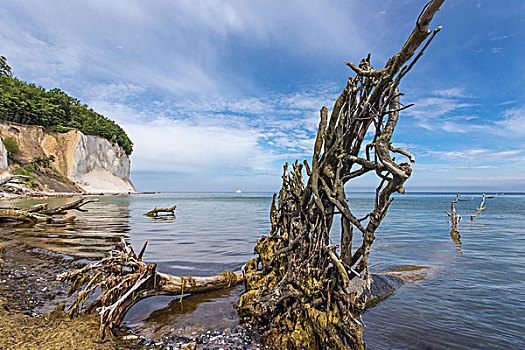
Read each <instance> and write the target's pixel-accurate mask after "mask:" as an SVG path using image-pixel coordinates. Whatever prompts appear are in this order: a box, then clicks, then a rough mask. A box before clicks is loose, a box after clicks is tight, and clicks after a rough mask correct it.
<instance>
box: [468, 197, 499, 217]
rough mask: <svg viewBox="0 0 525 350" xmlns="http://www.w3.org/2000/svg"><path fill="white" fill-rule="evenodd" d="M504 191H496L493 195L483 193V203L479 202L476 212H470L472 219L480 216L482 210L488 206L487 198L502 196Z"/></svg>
mask: <svg viewBox="0 0 525 350" xmlns="http://www.w3.org/2000/svg"><path fill="white" fill-rule="evenodd" d="M502 195H503V193H495V194H493V195H492V196H485V193H483V197H482V198H481V203H480V204H479V207H476V212H475V213H474V214H470V221H474V218H475V217H476V216H478V215H479V214H480V213H481V211H483V210H485V209H486V208H487V207H485V206H484V205H485V199H492V198H496V197H497V196H502Z"/></svg>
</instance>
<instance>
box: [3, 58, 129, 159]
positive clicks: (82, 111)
mask: <svg viewBox="0 0 525 350" xmlns="http://www.w3.org/2000/svg"><path fill="white" fill-rule="evenodd" d="M0 119H3V120H6V121H10V122H15V123H20V124H28V125H40V126H42V127H44V128H45V129H46V130H47V131H52V132H53V131H54V132H59V133H62V132H67V131H69V130H71V129H78V130H80V131H81V132H82V133H83V134H85V135H95V136H100V137H103V138H105V139H107V140H108V141H110V142H111V143H116V144H118V145H119V146H120V147H122V149H123V150H124V151H125V152H126V155H130V154H131V152H132V151H133V143H132V142H131V140H130V139H129V138H128V136H127V135H126V133H125V132H124V130H122V128H121V127H120V126H118V125H117V124H116V123H115V122H113V121H111V120H109V119H108V118H106V117H104V116H103V115H101V114H99V113H96V112H95V111H93V109H91V108H89V107H88V106H87V105H86V104H82V102H81V101H80V100H78V99H76V98H73V97H71V96H69V95H68V94H66V93H65V92H64V91H62V90H60V89H58V88H55V89H51V90H46V89H44V88H43V87H41V86H37V85H35V84H32V83H26V82H23V81H21V80H19V79H18V78H16V77H15V76H14V75H13V72H12V70H11V67H10V66H9V65H8V64H7V60H6V58H5V57H4V56H0Z"/></svg>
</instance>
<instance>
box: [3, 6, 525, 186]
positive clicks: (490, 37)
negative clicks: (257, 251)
mask: <svg viewBox="0 0 525 350" xmlns="http://www.w3.org/2000/svg"><path fill="white" fill-rule="evenodd" d="M425 3H426V1H425V0H406V1H400V0H398V1H385V0H382V1H379V0H372V1H358V0H346V1H342V0H341V1H288V0H280V1H259V0H253V1H241V0H238V1H237V0H232V1H199V0H192V1H131V0H126V1H123V0H122V1H118V0H112V1H98V0H97V1H95V0H92V1H82V2H81V1H50V0H42V1H36V0H35V1H7V0H4V1H2V11H0V55H4V56H6V57H7V58H8V62H9V64H10V65H11V66H12V67H13V70H14V72H15V75H17V76H18V77H19V78H20V79H22V80H25V81H30V82H36V83H38V84H39V85H42V86H44V87H46V88H53V87H60V88H61V89H63V90H65V91H66V92H68V93H69V94H71V95H73V96H75V97H76V98H79V99H80V100H82V101H83V102H85V103H87V104H89V105H90V106H91V107H93V109H95V110H96V111H98V112H100V113H102V114H104V115H106V116H107V117H109V118H110V119H112V120H115V121H116V122H118V123H119V124H120V125H121V126H122V127H123V128H124V130H126V132H127V133H128V134H129V135H130V137H131V139H132V140H133V142H134V144H135V146H134V152H133V155H132V157H131V160H132V179H133V181H134V183H135V185H136V186H137V187H138V189H139V190H142V191H161V190H163V191H233V190H236V189H238V188H239V189H242V190H244V191H276V190H278V188H279V187H280V175H281V167H282V164H283V163H284V162H285V161H294V160H295V159H296V158H299V159H305V158H309V157H310V155H311V152H312V145H313V138H314V136H315V132H316V128H317V123H318V118H319V117H318V115H319V109H320V108H321V107H322V106H323V105H326V106H327V107H328V108H331V106H332V104H333V102H334V101H335V98H336V97H337V96H338V94H339V92H340V90H341V89H342V88H343V87H344V84H345V82H346V77H347V75H348V74H350V71H349V69H348V68H347V67H346V66H345V64H344V62H345V61H348V60H352V61H354V62H356V61H357V62H358V61H359V60H360V59H361V58H362V57H364V56H366V55H367V54H368V53H369V52H370V53H372V64H373V65H374V66H376V67H380V66H383V65H384V63H385V60H386V59H387V58H388V57H390V56H391V55H392V54H394V53H395V52H397V50H399V48H400V47H401V46H402V44H403V43H404V41H405V40H406V38H407V37H408V35H409V34H410V32H411V30H412V29H413V27H414V22H415V19H416V18H417V16H418V14H419V12H420V10H421V8H422V7H423V6H424V4H425ZM524 20H525V2H523V1H515V0H514V1H510V0H501V1H488V0H461V1H459V0H455V1H454V0H447V1H446V2H445V4H444V6H443V8H442V9H441V11H440V12H439V13H438V14H437V15H436V17H435V18H434V21H433V23H432V27H435V26H438V25H443V27H444V28H443V30H442V31H441V32H440V33H439V34H438V36H437V37H436V39H435V40H434V41H433V43H432V44H431V46H430V48H429V49H428V50H427V52H426V54H425V55H424V56H423V58H422V59H421V60H420V62H419V63H418V64H417V65H416V67H415V68H414V69H413V70H412V71H411V72H410V73H409V75H408V76H406V77H405V79H404V81H403V82H402V84H401V89H402V90H403V92H404V93H405V96H404V98H403V101H402V102H404V103H405V104H407V103H415V104H416V105H415V106H414V107H412V108H411V109H409V110H406V111H404V114H402V117H401V119H400V122H399V124H398V126H397V129H396V132H395V135H394V142H395V144H397V145H401V146H404V147H405V148H407V149H408V150H410V151H412V152H413V153H414V154H415V156H416V164H415V165H414V172H413V175H412V177H411V179H410V180H409V181H408V182H407V186H406V188H407V190H408V191H420V190H435V191H447V190H450V191H467V190H481V191H523V190H525V173H524V171H523V170H524V168H525V102H524V98H523V97H524V94H525V79H524V78H525V65H524V64H523V57H525V52H524V51H525V42H524V40H523V34H522V32H523V30H524V29H525V26H524ZM375 182H376V180H375V179H374V178H373V177H369V178H364V179H360V180H359V181H357V182H356V183H355V184H352V185H351V189H352V190H367V189H371V188H373V186H374V184H375Z"/></svg>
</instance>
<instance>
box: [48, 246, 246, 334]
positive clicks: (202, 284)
mask: <svg viewBox="0 0 525 350" xmlns="http://www.w3.org/2000/svg"><path fill="white" fill-rule="evenodd" d="M146 244H147V241H146V242H145V243H144V246H143V247H142V249H141V252H140V253H139V254H138V255H137V254H135V252H134V250H133V247H132V246H131V244H129V243H127V242H126V241H125V240H124V238H122V239H121V242H120V243H119V244H118V245H117V247H116V249H115V250H113V251H111V252H110V253H109V255H108V256H107V257H106V258H104V259H103V260H101V261H99V262H97V263H94V264H91V265H86V266H84V267H83V268H81V269H78V270H74V271H69V272H65V273H62V274H60V275H58V276H57V280H60V281H62V282H70V283H71V287H70V290H69V294H70V295H72V294H73V293H75V292H76V293H77V300H76V302H75V303H74V304H73V305H72V306H71V308H70V310H69V313H70V315H72V316H73V315H76V314H78V313H79V312H80V311H82V310H84V311H86V312H91V311H93V310H97V311H98V312H99V314H100V327H101V328H100V330H101V335H102V336H103V335H104V331H105V329H106V328H108V329H110V330H111V329H114V328H115V327H118V326H119V325H120V323H121V322H122V320H123V319H124V316H125V315H126V313H127V312H128V310H129V309H130V308H131V307H132V306H133V305H135V304H136V303H138V302H139V301H140V300H142V299H145V298H148V297H151V296H155V295H180V296H181V297H182V295H183V294H186V293H192V294H193V293H204V292H208V291H212V290H218V289H224V288H229V287H232V286H234V285H236V284H238V283H240V282H242V281H243V275H242V273H234V272H231V271H224V272H223V273H221V274H220V275H217V276H211V277H190V276H186V277H183V276H173V275H169V274H165V273H161V272H158V271H157V265H156V264H146V263H145V262H144V261H143V260H142V255H143V254H144V250H145V248H146ZM97 288H100V289H101V290H102V293H101V294H100V295H99V296H98V297H97V298H96V299H95V300H94V301H93V302H92V303H90V304H89V305H87V306H84V304H85V302H86V301H87V299H88V298H89V297H90V296H91V295H93V294H94V293H95V291H96V290H97Z"/></svg>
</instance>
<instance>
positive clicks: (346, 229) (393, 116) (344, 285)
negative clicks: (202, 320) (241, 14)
mask: <svg viewBox="0 0 525 350" xmlns="http://www.w3.org/2000/svg"><path fill="white" fill-rule="evenodd" d="M443 2H444V0H432V1H430V2H429V3H428V4H427V5H426V6H425V8H424V9H423V11H422V12H421V14H420V16H419V18H418V19H417V22H416V27H415V29H414V30H413V32H412V34H411V35H410V37H409V39H408V40H407V42H406V43H405V45H404V46H403V48H402V49H401V51H400V52H398V53H397V54H396V55H394V56H393V57H391V58H390V59H389V60H388V62H387V63H386V65H385V67H384V68H383V69H377V70H376V69H374V68H372V67H371V65H370V56H368V57H367V58H365V59H363V60H362V61H361V62H360V64H359V65H358V66H356V65H355V64H353V63H352V62H347V65H348V66H349V67H350V68H351V69H352V70H353V71H354V72H355V73H356V76H355V77H349V79H348V82H347V85H346V87H345V89H344V90H343V92H342V93H341V95H340V96H339V98H338V99H337V101H336V102H335V104H334V107H333V110H332V112H331V115H330V117H328V110H327V109H326V107H323V108H322V109H321V120H320V123H319V129H318V133H317V138H316V141H315V146H314V153H313V158H312V165H311V167H310V166H309V164H308V163H307V162H306V161H305V162H304V165H303V164H299V163H298V162H296V163H295V164H293V168H292V171H291V172H290V173H289V172H288V165H287V164H286V165H285V167H284V174H283V185H282V188H281V190H280V192H279V200H278V201H277V198H276V196H275V195H274V199H273V202H272V205H271V210H270V217H271V231H270V234H269V236H263V237H262V238H261V239H260V240H259V241H258V242H257V245H256V247H255V253H256V254H257V255H258V256H257V257H256V258H255V259H252V260H250V261H249V262H248V263H247V264H246V266H245V267H244V273H245V283H246V293H245V294H243V295H242V297H241V299H240V301H239V314H240V315H241V317H242V318H243V319H244V320H245V321H249V322H253V323H255V324H257V325H259V326H261V329H262V331H263V334H262V337H263V341H264V342H265V344H266V345H268V346H271V347H274V348H279V349H299V348H302V347H308V348H310V349H364V343H363V339H362V323H361V322H360V321H359V317H360V314H361V312H362V311H363V310H364V308H365V306H366V304H367V299H368V298H369V296H370V282H371V281H370V274H369V271H368V259H369V256H370V248H371V245H372V243H373V241H374V239H375V236H374V233H375V231H376V229H377V228H378V226H379V225H380V223H381V221H382V220H383V218H384V217H385V215H386V212H387V209H388V207H389V205H390V204H391V202H392V200H393V198H391V195H392V194H393V193H394V192H399V193H404V191H405V190H404V187H403V184H404V183H405V181H406V180H407V179H408V178H409V177H410V174H411V171H412V170H411V167H410V165H409V164H408V163H398V162H396V161H395V158H393V157H392V156H391V153H398V154H400V155H403V156H406V157H407V158H408V159H409V160H410V162H414V156H413V155H412V154H410V153H409V152H408V151H405V150H403V149H400V148H396V147H394V146H393V145H392V143H391V138H392V135H393V132H394V128H395V126H396V124H397V121H398V118H399V112H400V111H401V110H403V109H405V108H407V107H409V106H403V105H401V104H400V102H399V96H400V93H399V91H398V85H399V82H400V80H401V79H402V78H403V76H405V74H406V73H407V72H408V71H409V70H410V69H411V68H412V67H413V66H414V64H415V63H416V61H417V60H418V59H419V58H420V57H421V55H422V53H423V51H424V50H425V48H426V47H427V46H428V44H429V43H430V41H431V40H432V38H433V37H434V35H435V34H436V33H437V32H438V31H439V29H440V28H437V29H436V30H434V31H433V32H431V31H429V30H428V26H429V23H430V21H431V19H432V17H433V16H434V14H435V13H436V12H437V11H438V10H439V7H440V6H441V5H442V4H443ZM429 36H430V38H429V39H428V41H427V42H426V43H425V45H424V46H423V48H422V49H421V50H420V52H419V53H418V54H417V55H416V56H415V57H414V59H413V60H412V61H411V62H410V63H408V62H409V60H410V59H411V58H412V57H413V56H414V54H415V52H416V50H417V49H418V48H419V47H420V45H421V44H422V43H423V42H424V41H425V40H426V39H427V38H428V37H429ZM406 63H408V65H406V66H405V64H406ZM371 128H372V130H373V134H374V136H373V139H372V140H371V141H370V142H369V143H368V144H367V145H366V146H364V147H363V142H364V141H365V136H366V135H367V133H368V132H369V130H370V129H371ZM363 148H364V149H363ZM362 150H364V151H365V152H364V155H362V153H361V151H362ZM303 167H304V168H305V170H306V175H307V176H308V179H307V181H306V182H305V179H304V178H303V176H304V172H303ZM371 171H373V172H375V173H376V174H377V176H378V177H379V180H380V182H379V186H378V187H377V190H376V195H375V203H374V207H373V209H372V210H371V211H370V213H369V214H367V215H366V216H365V217H363V218H357V217H356V216H355V215H354V214H353V212H352V210H351V208H350V205H349V203H348V202H347V200H346V198H347V197H346V194H345V184H347V183H348V181H349V180H351V179H354V178H357V177H359V176H361V175H364V174H365V173H368V172H371ZM336 215H340V216H341V234H340V241H341V242H340V250H339V251H338V248H339V246H338V245H331V244H330V231H331V228H332V223H333V220H334V219H335V216H336ZM354 230H357V231H358V232H359V233H360V234H361V236H362V240H361V244H360V246H358V247H357V248H356V249H354V250H352V239H353V232H354Z"/></svg>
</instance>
